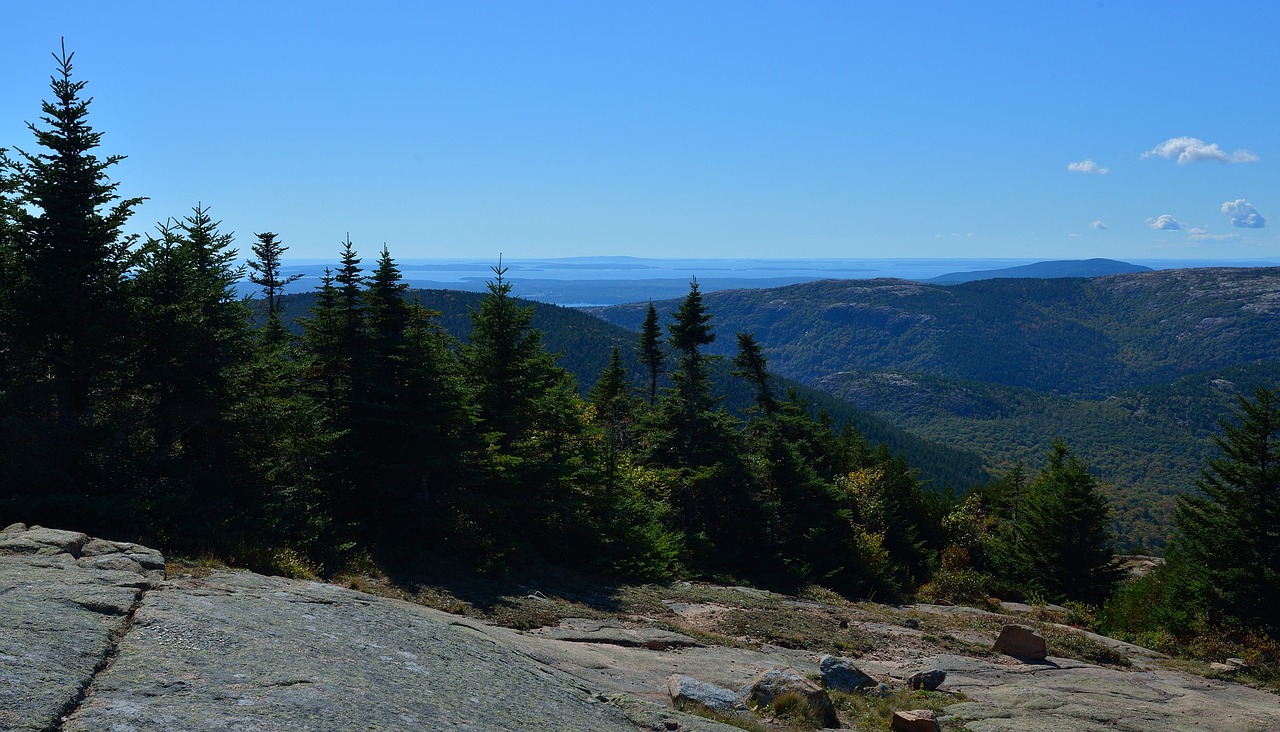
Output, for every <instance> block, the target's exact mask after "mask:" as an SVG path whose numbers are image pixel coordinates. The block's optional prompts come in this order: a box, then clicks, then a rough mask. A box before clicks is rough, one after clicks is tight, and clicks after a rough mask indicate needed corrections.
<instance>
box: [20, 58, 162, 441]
mask: <svg viewBox="0 0 1280 732" xmlns="http://www.w3.org/2000/svg"><path fill="white" fill-rule="evenodd" d="M74 55H75V54H68V53H67V52H66V47H65V45H64V46H63V48H62V52H61V53H60V54H54V60H55V61H56V67H57V68H56V72H55V74H54V76H53V78H52V80H51V83H50V87H51V89H52V91H53V97H54V100H53V101H46V102H45V103H44V104H43V106H42V111H43V116H42V117H41V121H42V122H43V123H44V124H45V125H46V127H45V128H41V127H39V126H37V125H35V124H33V123H28V125H27V126H28V128H29V129H30V130H31V131H32V133H34V134H35V138H36V142H37V144H38V145H39V146H40V147H41V148H43V149H44V152H39V153H28V152H26V151H24V150H21V149H18V151H17V152H18V157H17V158H12V157H9V156H8V155H7V154H6V155H4V156H3V157H2V158H0V165H2V166H3V167H4V168H5V170H6V171H7V172H8V174H9V175H10V176H11V181H10V183H9V184H8V185H9V186H11V187H12V188H14V189H16V194H17V195H16V197H17V200H18V202H20V204H21V205H19V206H16V207H9V210H8V211H7V212H6V217H11V221H12V223H11V224H10V225H8V226H7V227H6V228H7V229H8V230H9V233H8V238H9V242H10V251H11V252H12V256H11V257H10V258H9V260H8V266H10V267H11V268H13V271H12V272H11V273H10V275H11V277H12V279H11V280H10V281H9V282H8V283H7V285H8V286H9V287H10V288H11V291H10V296H9V302H10V307H11V309H12V318H13V319H12V320H11V321H10V322H9V324H8V325H7V326H6V329H7V330H9V333H10V338H11V339H12V341H13V343H14V345H15V347H16V348H17V349H19V350H22V351H25V352H26V353H27V354H28V355H29V356H31V358H32V359H33V360H34V362H35V363H36V364H38V368H39V369H40V371H41V372H42V373H47V374H48V382H47V383H48V385H49V387H50V391H51V392H52V397H53V399H54V401H55V404H56V413H57V415H58V420H59V421H60V423H61V424H62V425H63V426H64V427H66V426H74V425H77V424H91V423H92V422H93V421H94V419H95V412H96V410H97V408H98V407H99V406H101V405H102V401H103V399H102V397H103V393H104V392H105V391H108V390H110V389H111V388H113V387H116V386H119V381H120V378H119V377H120V376H121V374H120V365H121V364H124V363H126V362H127V358H125V356H126V355H127V353H128V351H129V346H130V343H129V339H128V337H127V336H128V334H129V328H130V326H129V319H130V315H131V312H130V308H129V302H128V298H127V294H126V275H127V272H128V270H129V267H130V266H131V265H132V261H133V260H132V256H131V252H130V248H131V246H132V244H133V242H134V240H135V237H131V236H125V235H124V234H123V232H122V230H123V228H124V225H125V223H126V222H127V221H128V219H129V216H130V215H131V214H132V212H133V209H134V208H135V207H137V206H138V204H140V203H141V202H142V199H140V198H130V199H121V198H120V196H119V195H118V194H117V193H116V190H117V186H118V184H116V183H113V182H111V181H110V179H109V178H108V175H107V174H108V171H109V169H110V168H112V167H113V166H115V165H116V164H117V163H119V162H120V161H121V160H123V159H124V157H123V156H121V155H111V156H108V157H106V158H99V157H98V156H97V155H96V154H95V153H94V151H95V150H96V149H97V148H98V147H99V145H100V143H101V140H102V133H101V132H95V131H94V130H93V128H92V127H90V126H89V122H88V114H89V103H90V102H91V101H92V100H91V99H85V98H82V97H81V92H82V91H83V90H84V87H85V82H84V81H75V80H73V79H72V64H71V62H72V58H73V57H74Z"/></svg>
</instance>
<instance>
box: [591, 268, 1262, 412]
mask: <svg viewBox="0 0 1280 732" xmlns="http://www.w3.org/2000/svg"><path fill="white" fill-rule="evenodd" d="M672 302H673V301H664V302H661V303H657V307H658V309H659V312H663V311H666V310H669V309H670V307H671V305H672ZM707 303H708V306H709V307H710V308H711V309H712V310H713V312H715V313H716V318H717V320H716V322H717V325H718V327H720V328H722V329H724V330H726V331H745V332H752V333H754V334H755V336H756V338H757V339H758V340H759V341H760V343H761V344H762V345H763V346H764V348H765V352H766V353H767V354H768V356H769V358H770V364H771V365H772V366H773V368H774V369H776V370H777V372H778V373H779V374H782V375H784V376H788V377H790V378H794V379H797V380H799V381H802V382H806V383H810V382H812V381H813V380H815V379H817V378H820V377H822V376H825V375H828V374H832V373H835V372H838V371H848V370H859V371H870V370H878V369H895V370H901V371H907V372H912V373H923V374H931V375H935V376H941V377H947V378H958V379H966V380H970V381H988V382H994V383H998V384H1004V385H1007V386H1017V387H1023V388H1027V389H1034V390H1036V391H1041V392H1045V393H1058V394H1063V395H1067V396H1078V397H1088V398H1098V397H1105V396H1108V395H1110V394H1112V393H1114V392H1116V391H1119V390H1121V389H1125V388H1129V387H1133V386H1139V385H1143V384H1155V383H1161V382H1167V381H1171V380H1173V379H1176V378H1178V377H1180V376H1184V375H1188V374H1193V373H1196V372H1200V371H1206V370H1209V369H1213V368H1221V367H1228V366H1236V365H1240V364H1246V363H1251V362H1255V361H1263V360H1277V359H1280V339H1278V338H1275V337H1274V336H1275V334H1276V333H1277V332H1280V268H1275V267H1265V268H1263V267H1259V268H1225V267H1224V268H1206V269H1180V270H1162V271H1155V272H1141V273H1135V274H1124V275H1112V276H1108V277H1098V278H1092V279H1075V278H1064V279H994V280H982V281H977V282H969V283H964V284H959V285H950V286H941V285H929V284H924V283H918V282H908V281H905V280H892V279H877V280H823V281H818V282H811V283H805V284H800V285H793V286H790V287H781V288H776V289H772V290H733V291H727V292H716V293H710V294H708V295H707ZM644 307H645V306H643V305H638V304H632V305H619V306H613V307H608V308H591V309H589V311H590V312H592V313H593V314H596V315H599V316H600V317H602V318H604V319H606V320H609V321H611V322H614V323H617V324H619V325H623V326H625V327H628V328H635V327H636V326H638V325H639V322H640V318H641V317H642V315H643V311H644ZM717 348H719V349H721V352H725V351H724V350H723V349H725V348H726V346H725V345H724V344H716V346H713V348H712V350H713V351H714V350H716V349H717Z"/></svg>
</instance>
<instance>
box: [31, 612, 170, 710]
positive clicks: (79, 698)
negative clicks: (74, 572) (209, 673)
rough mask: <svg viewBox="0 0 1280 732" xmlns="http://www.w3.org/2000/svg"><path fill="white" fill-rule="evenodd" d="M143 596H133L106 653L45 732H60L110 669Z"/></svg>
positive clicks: (113, 633) (111, 635)
mask: <svg viewBox="0 0 1280 732" xmlns="http://www.w3.org/2000/svg"><path fill="white" fill-rule="evenodd" d="M145 595H146V590H143V589H140V590H138V592H137V594H136V595H135V596H134V600H133V605H131V606H130V607H129V612H128V613H126V614H125V616H124V622H123V623H121V624H120V626H119V627H117V628H115V629H114V630H112V631H111V634H110V636H109V642H108V644H107V648H106V652H105V653H103V655H102V659H101V660H99V661H98V663H97V665H96V666H94V668H93V673H91V674H89V675H88V676H87V677H85V679H84V683H82V684H81V685H80V688H79V689H78V690H77V692H76V693H75V694H74V695H73V696H72V697H71V698H70V699H68V700H67V703H66V705H65V706H64V707H63V708H62V709H61V710H59V713H58V715H57V721H56V722H54V723H53V724H52V725H50V726H49V727H47V728H46V730H45V732H60V730H61V729H62V725H63V724H65V723H66V721H67V719H68V718H69V717H70V716H71V715H73V714H75V712H76V710H77V709H79V708H80V705H81V704H83V703H84V700H85V698H86V697H88V696H89V693H90V691H91V689H92V687H93V683H94V682H95V681H97V679H98V677H99V676H100V675H102V674H103V673H104V672H105V671H106V670H107V669H109V668H111V664H112V663H114V662H115V660H116V656H117V655H118V654H119V652H120V641H122V640H124V637H125V636H126V635H128V633H129V631H130V629H132V628H133V618H134V616H135V615H137V614H138V608H140V607H142V599H143V597H144V596H145ZM77 604H79V605H80V606H81V607H84V608H85V609H86V610H91V611H93V612H102V613H106V614H112V615H114V614H116V612H117V608H115V607H111V608H109V609H108V610H102V609H98V608H96V607H89V604H92V603H88V604H86V603H83V602H82V603H77Z"/></svg>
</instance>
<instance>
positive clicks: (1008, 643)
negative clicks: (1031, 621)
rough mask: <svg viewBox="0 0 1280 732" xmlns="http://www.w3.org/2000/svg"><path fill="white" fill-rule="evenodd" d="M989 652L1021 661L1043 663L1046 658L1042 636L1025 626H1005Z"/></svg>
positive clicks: (1046, 653) (1046, 652)
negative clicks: (996, 652)
mask: <svg viewBox="0 0 1280 732" xmlns="http://www.w3.org/2000/svg"><path fill="white" fill-rule="evenodd" d="M991 650H993V651H999V652H1000V653H1003V654H1005V655H1006V656H1013V657H1014V658H1016V659H1018V660H1021V661H1043V660H1044V659H1045V657H1046V656H1048V655H1049V654H1048V650H1047V648H1046V647H1045V643H1044V636H1042V635H1040V634H1039V633H1037V632H1035V630H1033V629H1032V628H1028V627H1027V626H1025V625H1006V626H1004V628H1003V629H1002V630H1001V631H1000V637H999V638H996V643H995V645H994V646H992V648H991Z"/></svg>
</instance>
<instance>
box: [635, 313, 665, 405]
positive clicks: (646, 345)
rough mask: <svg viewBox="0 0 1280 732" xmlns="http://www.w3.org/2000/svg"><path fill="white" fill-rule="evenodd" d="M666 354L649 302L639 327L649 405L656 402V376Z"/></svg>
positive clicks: (656, 320) (656, 314) (641, 361)
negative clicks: (647, 384) (647, 379)
mask: <svg viewBox="0 0 1280 732" xmlns="http://www.w3.org/2000/svg"><path fill="white" fill-rule="evenodd" d="M666 358H667V354H666V353H664V352H663V350H662V330H661V329H660V327H659V325H658V311H657V309H656V308H654V307H653V301H652V300H651V301H649V310H648V311H647V312H646V313H645V316H644V323H643V324H642V325H641V326H640V363H642V364H644V366H645V368H647V369H648V370H649V404H650V405H653V404H657V402H658V375H659V374H660V373H662V362H663V361H665V360H666Z"/></svg>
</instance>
